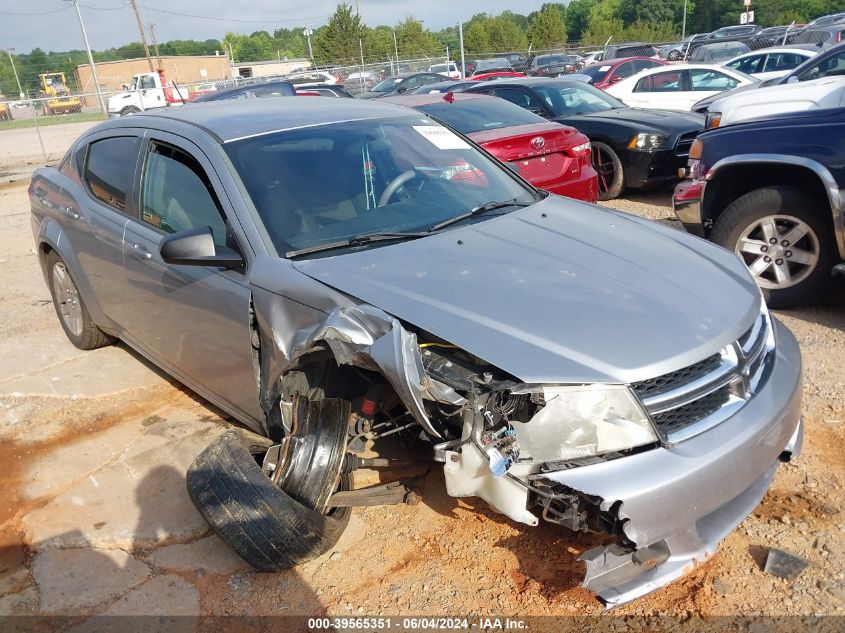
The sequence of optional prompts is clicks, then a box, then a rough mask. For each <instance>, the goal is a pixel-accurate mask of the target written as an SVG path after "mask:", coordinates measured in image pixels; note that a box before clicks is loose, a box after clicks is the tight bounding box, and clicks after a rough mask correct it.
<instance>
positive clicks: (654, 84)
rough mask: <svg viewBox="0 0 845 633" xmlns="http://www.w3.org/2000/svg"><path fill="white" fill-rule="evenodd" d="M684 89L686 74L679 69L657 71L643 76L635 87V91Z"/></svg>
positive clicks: (678, 90) (676, 90) (675, 90)
mask: <svg viewBox="0 0 845 633" xmlns="http://www.w3.org/2000/svg"><path fill="white" fill-rule="evenodd" d="M683 89H684V74H683V72H682V71H679V70H670V71H667V72H665V73H655V74H654V75H649V76H648V77H643V78H642V79H640V80H639V81H638V82H637V85H636V86H635V87H634V92H680V91H682V90H683Z"/></svg>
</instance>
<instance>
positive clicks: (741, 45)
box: [689, 41, 751, 64]
mask: <svg viewBox="0 0 845 633" xmlns="http://www.w3.org/2000/svg"><path fill="white" fill-rule="evenodd" d="M750 52H751V49H750V48H748V45H747V44H746V43H745V42H734V41H729V42H711V43H709V44H703V45H701V46H699V47H698V48H696V49H695V50H694V51H693V52H692V54H691V55H690V56H689V62H690V63H691V64H721V63H723V62H726V61H729V60H731V59H733V58H734V57H737V56H739V55H744V54H745V53H750Z"/></svg>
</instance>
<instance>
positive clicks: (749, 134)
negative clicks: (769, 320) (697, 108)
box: [673, 108, 845, 307]
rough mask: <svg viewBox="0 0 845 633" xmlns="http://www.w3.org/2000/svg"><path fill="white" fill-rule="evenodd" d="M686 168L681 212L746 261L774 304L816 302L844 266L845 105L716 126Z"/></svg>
mask: <svg viewBox="0 0 845 633" xmlns="http://www.w3.org/2000/svg"><path fill="white" fill-rule="evenodd" d="M773 139H777V140H776V142H774V141H773ZM773 147H776V148H777V151H776V152H775V151H773ZM687 173H688V178H687V180H684V181H683V182H681V183H679V184H678V186H677V187H676V188H675V195H674V197H673V206H674V209H675V214H676V215H677V216H678V218H679V219H680V220H681V222H682V223H683V225H684V227H685V228H686V229H687V230H688V231H689V232H691V233H694V234H696V235H698V236H700V237H705V238H707V239H709V240H712V241H713V242H716V243H717V244H721V245H722V246H724V247H725V248H727V249H728V250H730V251H733V252H734V253H736V254H737V256H739V257H740V258H741V259H742V260H743V261H745V263H746V265H747V266H748V269H749V271H750V272H751V274H752V275H753V276H754V278H755V280H756V281H757V284H758V285H759V286H760V287H761V288H762V289H763V291H764V293H766V295H767V303H768V304H769V305H770V306H772V307H790V306H794V305H798V304H804V303H809V302H812V301H814V300H816V299H818V298H819V297H821V296H823V293H824V291H825V290H826V288H827V287H828V285H829V284H830V283H831V271H832V270H835V271H839V272H845V265H843V264H842V262H843V260H845V234H843V230H842V214H843V212H845V207H843V199H842V196H841V194H840V192H841V191H843V190H845V108H834V109H830V110H814V111H804V112H796V113H791V114H781V115H778V116H777V117H776V118H772V119H769V120H760V121H749V122H747V123H740V124H738V125H729V126H726V127H723V128H721V127H720V128H716V129H714V130H710V131H708V132H707V133H706V134H702V135H701V136H700V137H699V138H698V139H697V140H696V142H695V143H694V145H693V147H692V149H691V151H690V158H689V165H688V169H687ZM705 183H706V187H705Z"/></svg>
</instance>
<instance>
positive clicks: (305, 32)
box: [302, 26, 314, 64]
mask: <svg viewBox="0 0 845 633" xmlns="http://www.w3.org/2000/svg"><path fill="white" fill-rule="evenodd" d="M302 34H303V35H304V36H305V39H307V40H308V57H310V58H311V63H312V64H313V63H314V51H313V50H311V36H312V35H314V31H312V30H311V27H310V26H306V27H305V28H304V29H302Z"/></svg>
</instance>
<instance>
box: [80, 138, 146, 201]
mask: <svg viewBox="0 0 845 633" xmlns="http://www.w3.org/2000/svg"><path fill="white" fill-rule="evenodd" d="M140 145H141V139H140V138H138V137H137V136H115V137H112V138H105V139H102V140H100V141H94V142H93V143H91V145H89V146H88V158H87V160H86V161H85V183H86V184H87V185H88V189H89V191H90V192H91V195H93V196H94V197H95V198H97V200H99V201H100V202H102V203H103V204H106V205H108V206H110V207H112V208H113V209H116V210H118V211H120V212H121V213H125V212H126V204H127V200H128V198H129V190H130V189H131V186H132V177H133V175H134V173H135V163H136V161H137V159H138V149H139V147H140Z"/></svg>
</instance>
